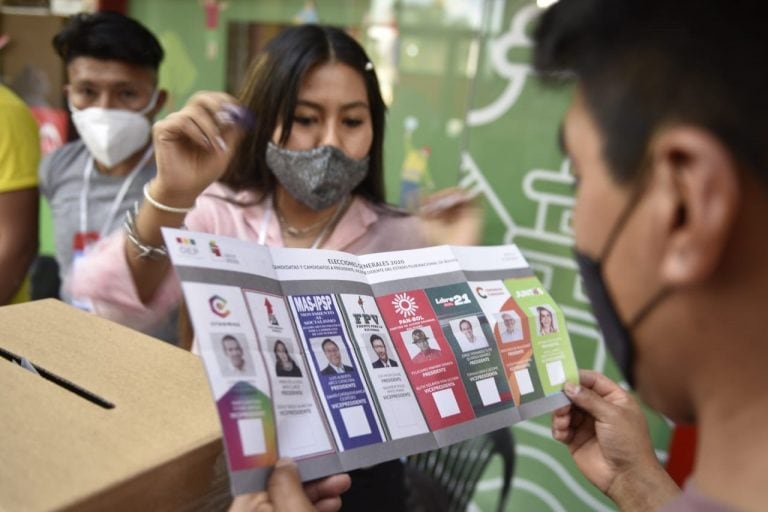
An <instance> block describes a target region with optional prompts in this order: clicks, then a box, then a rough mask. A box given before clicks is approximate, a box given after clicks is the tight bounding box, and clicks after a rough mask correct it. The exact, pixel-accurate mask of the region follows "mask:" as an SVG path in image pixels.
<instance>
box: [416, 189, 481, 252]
mask: <svg viewBox="0 0 768 512" xmlns="http://www.w3.org/2000/svg"><path fill="white" fill-rule="evenodd" d="M417 213H418V215H419V220H421V225H422V229H423V231H424V234H425V237H426V239H427V242H428V243H429V245H444V244H446V245H476V244H478V243H480V238H481V236H482V234H483V211H482V209H481V208H480V206H478V204H477V201H476V200H475V198H474V197H473V196H470V195H469V194H468V193H467V191H466V190H464V189H461V188H458V187H453V188H447V189H444V190H441V191H440V192H437V193H434V194H431V195H430V196H428V197H427V198H426V199H424V200H423V201H422V203H421V206H420V207H419V209H418V212H417Z"/></svg>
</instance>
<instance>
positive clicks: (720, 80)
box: [534, 0, 768, 182]
mask: <svg viewBox="0 0 768 512" xmlns="http://www.w3.org/2000/svg"><path fill="white" fill-rule="evenodd" d="M761 8H762V2H758V1H757V0H674V1H669V0H561V1H560V2H558V3H557V4H555V5H553V6H552V7H551V8H550V9H548V10H547V12H545V13H544V14H543V16H542V18H541V20H540V22H539V24H538V26H537V28H536V31H535V34H534V40H535V50H534V64H535V67H536V69H537V70H538V71H539V72H541V73H543V74H544V75H545V77H548V78H550V79H552V78H554V79H555V80H556V81H558V82H559V81H562V80H560V79H562V78H563V77H573V76H574V75H575V78H577V80H578V82H579V85H580V87H581V90H582V92H583V95H584V99H585V101H586V104H587V107H588V109H589V111H590V112H591V114H592V115H593V117H594V119H595V121H596V124H597V126H598V130H599V131H600V132H601V135H602V137H603V140H604V147H603V157H604V158H605V160H606V162H607V163H608V165H609V167H610V168H611V171H612V172H613V174H614V177H615V178H616V179H617V181H619V182H628V181H630V180H632V179H634V178H635V177H638V176H639V175H640V174H641V173H642V172H641V171H642V169H643V167H644V166H643V163H644V161H645V158H646V148H647V146H648V143H649V142H650V140H651V137H652V136H653V135H654V132H655V131H656V130H658V129H659V128H660V127H662V126H663V125H665V124H669V123H690V124H695V125H697V126H699V127H701V128H703V129H705V130H707V131H709V132H710V133H712V134H713V135H714V136H715V137H717V138H719V139H720V140H721V141H722V142H723V144H724V145H725V146H726V147H728V149H729V150H730V152H731V153H732V155H733V157H734V158H735V159H736V161H737V162H738V163H739V164H740V165H742V166H744V167H746V168H749V169H751V170H752V171H753V172H756V173H758V174H759V175H761V176H762V178H763V179H765V180H766V181H767V182H768V165H766V163H767V161H766V160H767V156H768V155H767V154H766V150H767V148H768V145H767V144H766V142H765V141H766V140H768V134H767V133H766V130H768V119H766V116H767V115H768V94H766V92H765V86H766V84H768V68H767V67H766V66H765V63H764V59H765V50H766V48H768V41H767V40H766V34H768V31H766V29H765V27H764V21H763V17H762V16H760V15H759V14H758V13H759V12H762V10H761Z"/></svg>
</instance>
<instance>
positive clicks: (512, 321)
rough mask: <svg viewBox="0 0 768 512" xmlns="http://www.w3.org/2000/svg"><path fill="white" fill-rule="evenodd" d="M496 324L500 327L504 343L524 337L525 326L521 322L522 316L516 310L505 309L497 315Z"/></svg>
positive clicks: (500, 334)
mask: <svg viewBox="0 0 768 512" xmlns="http://www.w3.org/2000/svg"><path fill="white" fill-rule="evenodd" d="M496 318H497V324H496V326H497V327H498V329H499V336H500V337H501V342H502V343H511V342H513V341H520V340H522V339H523V327H522V325H521V324H520V317H519V316H518V315H517V313H515V312H514V311H504V312H503V313H501V314H500V315H497V317H496Z"/></svg>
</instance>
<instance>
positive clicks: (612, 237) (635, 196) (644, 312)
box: [600, 163, 670, 330]
mask: <svg viewBox="0 0 768 512" xmlns="http://www.w3.org/2000/svg"><path fill="white" fill-rule="evenodd" d="M648 168H650V165H648V163H646V164H644V165H643V171H641V172H642V173H645V172H646V171H647V169H648ZM641 181H642V182H641V183H639V184H638V186H637V188H635V190H634V191H633V192H632V195H631V196H630V198H629V203H628V204H627V206H625V207H624V210H623V211H622V212H621V214H620V215H619V219H618V220H617V221H616V223H615V224H614V225H613V227H612V228H611V232H610V233H609V234H608V241H607V242H606V243H605V246H604V247H603V250H602V251H601V255H600V263H601V265H604V263H605V260H606V259H607V258H608V256H609V255H610V253H611V251H612V250H613V247H614V245H615V244H616V240H617V239H618V237H619V234H621V230H622V229H623V227H624V225H625V224H626V222H627V220H628V219H629V216H630V215H631V214H632V212H634V211H635V207H636V206H637V205H638V204H639V203H640V197H642V195H643V194H644V193H645V191H646V187H647V186H648V183H649V181H650V178H648V177H647V176H645V177H644V178H643V179H642V180H641ZM669 292H670V289H669V287H668V286H665V287H663V288H662V289H661V290H659V291H658V292H656V294H655V295H654V296H653V297H652V298H651V300H649V301H648V302H647V303H646V304H645V306H643V307H642V308H640V311H638V312H637V313H635V316H634V317H633V318H632V320H631V321H629V322H627V329H628V330H633V329H634V328H635V327H637V326H638V325H639V324H640V322H642V321H643V319H644V318H645V317H646V316H648V313H650V312H651V311H652V310H653V308H655V307H656V305H657V304H658V303H659V302H661V301H662V300H663V299H664V298H665V297H666V296H667V295H668V294H669Z"/></svg>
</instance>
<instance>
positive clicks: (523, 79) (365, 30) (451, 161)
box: [131, 0, 669, 511]
mask: <svg viewBox="0 0 768 512" xmlns="http://www.w3.org/2000/svg"><path fill="white" fill-rule="evenodd" d="M320 3H321V4H322V6H321V7H320V8H319V9H318V13H317V14H318V17H319V20H320V21H321V22H324V23H331V24H335V25H344V26H351V27H353V28H354V29H355V30H356V32H355V33H357V34H359V35H360V38H361V41H362V42H363V44H364V45H365V46H366V48H367V49H368V51H369V54H370V55H371V58H372V60H373V61H374V64H375V66H376V69H377V72H378V73H379V77H380V79H381V81H382V84H383V86H384V87H383V88H384V89H385V93H387V94H388V95H390V96H391V105H390V112H389V117H388V122H389V124H388V130H387V142H386V165H387V169H388V171H387V172H388V175H387V185H388V190H389V196H390V199H391V200H392V201H393V202H397V200H398V198H399V188H400V169H401V167H402V163H403V160H404V158H405V155H406V151H407V149H409V148H410V147H416V148H419V147H422V146H429V148H430V149H431V153H430V156H429V160H428V167H429V172H430V174H431V176H432V177H433V178H434V181H435V183H436V185H437V187H438V188H440V187H443V186H449V185H455V184H457V183H461V184H462V185H463V186H465V187H466V188H468V189H470V190H474V191H476V192H477V193H478V194H479V195H480V196H481V197H482V202H483V204H484V206H485V211H486V214H485V218H486V225H485V232H484V237H483V241H484V243H487V244H500V243H508V242H514V243H516V244H518V245H519V246H520V247H521V249H522V250H523V252H524V253H525V254H526V257H527V258H528V259H529V261H530V263H531V264H532V265H533V266H534V268H535V269H536V270H537V272H538V273H539V276H540V277H541V279H542V281H543V282H544V284H545V285H546V286H547V288H548V289H549V290H550V292H551V293H552V295H553V296H554V297H555V299H556V300H557V301H558V303H559V304H560V305H561V306H562V308H563V310H564V313H565V315H566V318H567V321H568V327H569V331H570V332H571V335H572V340H573V345H574V350H575V352H576V356H577V360H578V362H579V365H580V366H581V367H587V368H596V369H599V370H601V371H603V372H605V373H607V374H608V375H609V376H611V377H614V378H617V377H618V375H617V373H616V370H615V368H614V366H613V365H612V363H611V362H610V361H609V360H608V358H607V356H606V354H605V352H604V350H603V349H602V348H601V345H600V342H599V335H598V333H597V331H596V329H595V324H594V319H593V318H592V316H591V314H590V311H589V307H588V305H587V303H586V301H585V299H584V297H583V295H582V294H581V291H580V286H579V281H578V279H577V276H576V272H575V264H574V263H573V260H572V258H571V245H572V238H571V232H570V214H571V207H572V190H571V180H570V177H569V175H568V172H567V171H568V169H567V162H565V161H564V159H563V156H562V155H561V154H560V152H559V150H558V148H557V145H556V140H557V131H558V127H559V123H560V118H561V117H562V115H563V112H564V110H565V107H566V105H567V102H568V94H569V91H563V90H560V91H553V90H545V89H542V88H541V87H540V86H539V85H538V84H537V83H536V81H535V79H534V77H533V76H532V75H531V71H530V67H529V58H530V39H529V36H530V31H531V28H532V24H533V20H534V19H535V16H536V14H537V12H538V11H537V9H536V7H535V6H534V4H532V3H531V2H526V1H522V0H485V1H484V0H452V1H448V0H442V1H438V0H433V1H430V0H370V1H351V0H346V1H344V0H342V1H323V2H320ZM224 4H225V5H226V8H225V9H224V10H223V11H222V12H221V19H220V22H219V25H218V28H217V30H216V31H213V32H206V28H205V22H204V12H203V8H202V0H201V1H193V0H163V1H157V0H132V1H131V14H132V15H133V16H135V17H136V18H138V19H140V20H141V21H143V22H144V23H145V24H146V25H147V26H149V27H150V28H151V29H152V30H153V31H154V32H155V33H156V34H157V35H158V36H159V38H160V39H161V41H162V42H163V44H164V47H165V49H166V52H167V58H166V62H165V64H164V67H163V70H162V73H161V85H163V86H164V87H166V88H168V89H169V90H170V92H171V104H172V106H173V108H178V107H180V106H181V105H182V104H183V103H184V101H185V100H186V99H187V98H188V97H189V96H190V95H191V94H192V93H193V92H194V91H196V90H200V89H214V90H222V89H224V88H225V84H226V79H225V72H226V58H225V55H226V51H227V41H228V26H229V23H230V22H231V21H234V22H244V21H251V22H260V23H291V22H292V21H293V20H294V19H295V18H296V16H297V14H298V13H299V11H301V10H302V9H303V8H304V6H305V2H304V1H299V0H227V1H226V2H224ZM212 42H213V43H214V44H215V45H217V46H218V50H219V54H218V56H217V57H216V58H213V59H210V58H208V57H207V53H206V52H207V51H208V50H209V48H210V44H211V43H212ZM409 118H415V119H416V120H417V124H418V126H417V127H416V128H415V130H411V131H410V132H409V131H407V130H406V125H407V120H408V119H409ZM409 133H410V135H409ZM648 417H649V420H650V421H651V426H652V432H653V436H654V442H655V445H656V447H657V449H658V450H659V452H660V455H661V456H662V457H663V456H664V455H665V450H666V446H667V443H668V439H669V429H668V428H667V426H666V424H665V422H664V421H663V420H662V419H661V418H659V417H658V416H656V415H653V414H650V413H649V415H648ZM514 432H515V435H516V438H517V443H518V444H517V447H518V451H517V456H518V464H517V473H516V476H515V485H514V490H513V493H512V496H511V499H510V502H509V507H508V509H509V510H537V511H538V510H553V511H560V510H568V511H592V510H612V506H611V505H610V504H609V503H608V501H607V500H605V499H604V498H603V497H602V496H601V495H600V494H599V493H598V492H596V491H595V490H594V489H593V488H592V487H591V486H590V485H589V484H587V483H586V482H585V481H584V480H583V479H582V478H581V477H580V476H579V475H578V472H577V471H576V470H575V468H574V466H573V464H572V463H571V462H570V460H569V457H568V455H567V453H566V450H565V449H564V448H563V447H562V446H560V445H559V444H558V443H555V442H554V441H552V440H551V438H550V432H549V418H548V417H544V418H539V419H537V420H533V421H529V422H526V423H525V424H522V425H519V426H515V427H514ZM499 472H500V469H499V465H498V463H497V462H494V463H493V464H491V467H490V468H489V470H488V472H487V475H486V477H485V479H484V481H483V482H482V484H481V486H480V487H479V490H478V492H477V494H476V497H475V502H474V504H473V507H475V509H476V510H477V509H479V510H493V509H494V503H495V500H496V498H497V490H498V488H499V480H498V476H499Z"/></svg>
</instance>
